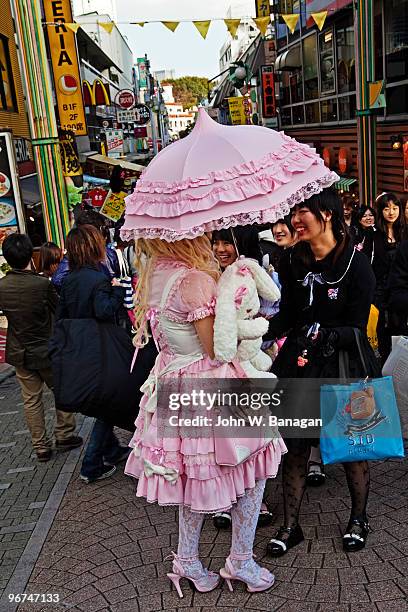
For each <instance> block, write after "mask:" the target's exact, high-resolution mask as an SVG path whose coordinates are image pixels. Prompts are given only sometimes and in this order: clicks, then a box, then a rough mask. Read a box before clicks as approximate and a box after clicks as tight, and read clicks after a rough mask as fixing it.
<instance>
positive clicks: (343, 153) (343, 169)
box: [338, 147, 351, 174]
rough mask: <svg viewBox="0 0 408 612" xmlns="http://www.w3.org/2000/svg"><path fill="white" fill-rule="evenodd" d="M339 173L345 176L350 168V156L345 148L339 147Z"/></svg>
mask: <svg viewBox="0 0 408 612" xmlns="http://www.w3.org/2000/svg"><path fill="white" fill-rule="evenodd" d="M338 166H339V171H340V173H341V174H347V172H348V171H349V170H350V167H351V154H350V151H349V149H347V148H346V147H340V149H339V162H338Z"/></svg>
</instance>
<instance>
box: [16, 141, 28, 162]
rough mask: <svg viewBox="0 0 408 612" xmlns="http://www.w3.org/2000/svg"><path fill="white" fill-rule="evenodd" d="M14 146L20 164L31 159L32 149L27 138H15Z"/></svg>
mask: <svg viewBox="0 0 408 612" xmlns="http://www.w3.org/2000/svg"><path fill="white" fill-rule="evenodd" d="M14 148H15V151H16V160H17V163H18V164H22V163H24V162H27V161H30V150H29V148H28V143H27V140H25V138H14Z"/></svg>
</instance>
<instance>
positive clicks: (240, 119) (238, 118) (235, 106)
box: [228, 97, 247, 125]
mask: <svg viewBox="0 0 408 612" xmlns="http://www.w3.org/2000/svg"><path fill="white" fill-rule="evenodd" d="M244 99H245V98H243V97H242V98H228V106H229V112H230V117H231V123H232V125H245V124H246V122H247V120H246V115H245V107H244Z"/></svg>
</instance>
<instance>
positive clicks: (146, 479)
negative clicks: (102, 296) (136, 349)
mask: <svg viewBox="0 0 408 612" xmlns="http://www.w3.org/2000/svg"><path fill="white" fill-rule="evenodd" d="M138 251H139V256H140V255H141V254H143V255H144V256H146V257H147V262H146V264H145V265H144V267H143V273H142V276H141V278H140V282H139V283H138V288H137V291H136V297H135V303H136V304H138V306H137V308H136V322H135V328H136V337H135V344H136V345H139V346H140V345H142V344H143V342H145V340H146V337H147V321H148V320H149V321H150V325H151V329H152V333H153V337H154V339H155V341H156V344H157V346H158V350H159V355H158V357H157V359H156V363H155V366H154V368H153V370H152V372H151V375H150V377H149V379H148V380H147V381H146V383H145V384H144V385H143V387H142V391H143V392H144V396H143V399H142V402H141V409H140V413H139V416H138V418H137V420H136V432H135V434H134V436H133V439H132V441H131V443H130V446H131V447H133V452H132V453H131V454H130V456H129V459H128V461H127V464H126V468H125V473H126V474H128V475H130V476H134V477H135V478H137V479H138V484H137V496H139V497H145V498H146V499H147V501H148V502H151V503H152V502H157V503H158V504H160V505H163V506H165V505H178V506H179V541H178V549H177V554H174V553H173V555H174V559H173V572H172V573H170V574H168V577H169V578H170V580H171V581H172V582H173V583H174V585H175V587H176V589H177V591H178V593H179V595H180V597H182V592H181V589H180V584H179V582H180V578H182V577H184V578H187V579H188V580H190V581H191V582H193V583H194V585H195V587H196V588H197V590H198V591H200V592H208V591H211V590H213V589H214V588H216V586H217V585H218V583H219V580H220V577H219V575H218V574H216V573H214V572H210V571H208V570H207V569H206V568H204V567H203V565H202V563H201V561H200V560H199V556H198V547H199V539H200V532H201V528H202V525H203V521H204V518H205V514H213V513H214V512H217V511H225V510H227V509H231V514H232V545H231V552H230V555H229V557H228V558H227V560H226V563H225V567H224V568H223V569H222V570H221V572H220V574H221V576H222V577H223V578H225V579H226V580H227V583H228V585H229V587H230V589H231V590H232V586H231V581H232V580H240V581H242V582H245V583H246V584H247V588H248V591H250V592H255V591H264V590H267V589H269V588H270V587H271V586H272V585H273V583H274V576H273V575H272V574H271V573H270V572H269V571H268V570H266V569H265V568H261V567H260V566H259V565H258V564H257V563H256V562H255V561H254V559H253V541H254V537H255V529H256V525H257V519H258V515H259V509H260V505H261V502H262V496H263V490H264V486H265V480H266V479H267V478H273V477H275V476H276V473H277V471H278V467H279V463H280V459H281V454H282V453H284V452H286V447H285V445H284V443H283V441H282V439H281V438H275V439H274V440H272V442H270V443H269V444H268V445H267V446H265V447H264V448H262V450H260V451H259V452H258V453H257V454H256V455H255V456H252V457H251V458H249V459H248V460H246V461H244V462H243V463H241V464H239V465H237V466H235V467H227V466H221V465H217V464H216V461H215V448H214V438H213V437H202V438H183V439H182V438H180V437H179V438H176V437H171V438H162V437H160V435H159V432H158V427H157V421H158V419H157V414H156V408H157V384H158V381H160V380H164V379H166V378H174V377H186V378H193V377H194V378H195V377H197V378H212V379H217V378H240V377H244V376H245V374H244V373H243V371H242V370H241V369H240V367H239V364H221V363H219V362H217V361H215V359H214V352H213V320H214V305H215V298H216V290H217V285H216V281H217V280H218V277H219V272H218V269H217V264H216V262H215V260H214V259H213V255H212V251H211V245H210V242H209V240H208V239H207V237H205V236H201V237H198V238H194V239H192V240H187V239H183V240H179V241H176V242H170V243H169V242H166V241H162V240H159V239H151V240H145V239H140V240H139V241H138ZM197 387H199V385H198V384H197Z"/></svg>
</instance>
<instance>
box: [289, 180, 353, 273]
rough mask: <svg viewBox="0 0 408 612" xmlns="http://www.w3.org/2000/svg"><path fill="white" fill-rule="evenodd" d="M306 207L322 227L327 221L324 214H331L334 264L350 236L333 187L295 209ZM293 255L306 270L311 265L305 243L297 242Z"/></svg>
mask: <svg viewBox="0 0 408 612" xmlns="http://www.w3.org/2000/svg"><path fill="white" fill-rule="evenodd" d="M302 206H306V207H307V208H308V209H309V210H310V212H311V213H312V214H313V215H314V216H315V217H316V219H317V220H318V221H319V222H320V224H321V225H322V227H325V226H326V223H327V221H326V220H325V218H324V217H323V213H324V212H330V213H331V225H332V231H333V235H334V239H335V241H336V243H337V244H336V252H335V256H334V263H335V262H336V261H337V260H338V259H339V257H340V256H341V255H342V254H343V253H344V251H345V250H346V248H347V247H348V245H349V243H350V235H349V232H348V229H347V227H346V224H345V222H344V214H343V206H342V204H341V200H340V198H339V195H338V193H337V191H336V190H335V189H334V188H333V187H328V188H327V189H323V191H321V192H320V193H318V194H316V195H313V196H312V197H311V198H309V199H308V200H305V201H304V202H302V203H301V204H298V205H297V206H296V207H295V209H296V208H302ZM293 254H294V257H295V258H298V259H299V260H300V261H301V263H302V264H303V265H304V266H305V267H306V268H308V269H310V266H311V265H312V264H313V261H314V258H313V253H312V250H311V248H310V245H309V244H307V243H306V242H298V243H297V244H295V246H294V247H293Z"/></svg>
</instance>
